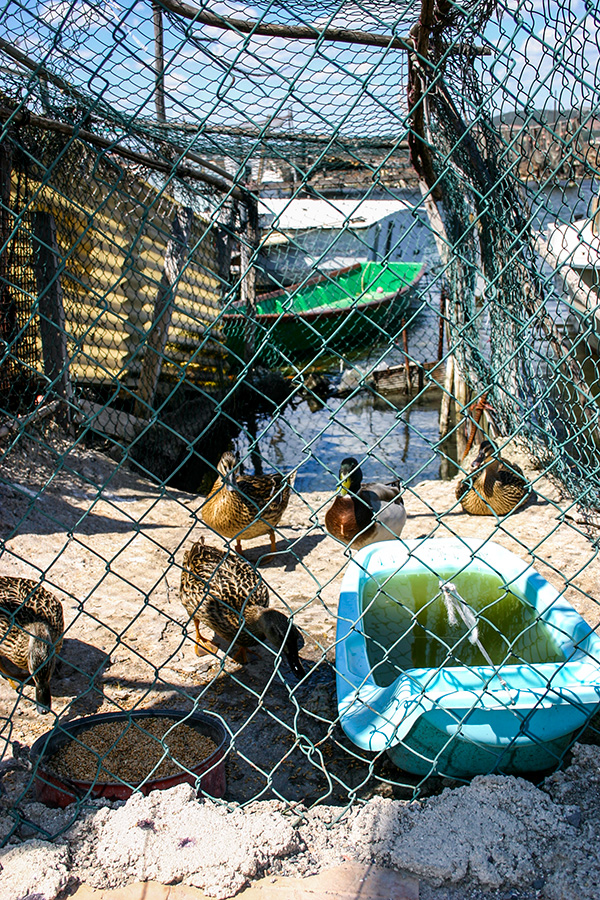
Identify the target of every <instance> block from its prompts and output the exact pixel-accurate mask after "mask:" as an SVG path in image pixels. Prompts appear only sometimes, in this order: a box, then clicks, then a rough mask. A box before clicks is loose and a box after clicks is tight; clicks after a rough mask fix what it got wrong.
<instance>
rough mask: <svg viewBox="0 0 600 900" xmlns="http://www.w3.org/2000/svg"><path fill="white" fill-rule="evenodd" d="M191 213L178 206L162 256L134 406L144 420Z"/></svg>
mask: <svg viewBox="0 0 600 900" xmlns="http://www.w3.org/2000/svg"><path fill="white" fill-rule="evenodd" d="M193 219H194V213H193V211H192V210H191V209H190V207H189V206H180V207H179V208H178V210H177V212H176V213H175V218H174V219H173V224H172V226H171V237H170V239H169V241H168V243H167V250H166V253H165V267H164V271H163V276H162V279H161V282H160V285H159V288H158V294H157V297H156V300H155V302H154V315H153V317H152V325H151V326H150V330H149V331H148V334H147V335H146V348H145V353H144V359H143V362H142V370H141V372H140V383H139V388H138V396H139V398H140V399H139V400H138V401H137V402H136V404H135V414H136V415H137V416H142V417H146V416H147V415H148V407H151V406H152V404H153V402H154V395H155V393H156V388H157V385H158V379H159V378H160V370H161V368H162V360H163V354H164V352H165V347H166V344H167V336H168V333H169V325H170V324H171V316H172V314H173V301H174V299H175V294H176V292H177V282H178V280H179V275H180V274H181V270H182V268H183V266H184V264H185V261H186V259H187V255H188V249H189V240H190V234H191V231H192V222H193Z"/></svg>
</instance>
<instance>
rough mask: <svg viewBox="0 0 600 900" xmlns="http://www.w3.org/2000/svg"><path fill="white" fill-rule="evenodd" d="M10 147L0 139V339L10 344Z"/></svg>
mask: <svg viewBox="0 0 600 900" xmlns="http://www.w3.org/2000/svg"><path fill="white" fill-rule="evenodd" d="M11 173H12V149H11V145H10V143H9V142H8V140H4V141H0V339H1V340H3V341H5V342H6V344H7V345H8V344H10V342H11V341H12V339H13V338H14V335H15V332H16V321H15V306H14V303H12V302H11V296H10V291H9V289H8V283H9V278H8V241H9V238H10V234H11V231H12V227H11V221H10V218H11V217H10V185H11Z"/></svg>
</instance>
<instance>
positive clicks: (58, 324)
mask: <svg viewBox="0 0 600 900" xmlns="http://www.w3.org/2000/svg"><path fill="white" fill-rule="evenodd" d="M33 246H34V254H35V279H36V285H37V292H38V312H39V326H40V334H41V339H42V353H43V357H44V373H45V374H46V376H47V377H48V378H49V379H50V381H51V382H52V387H53V390H54V391H55V392H56V393H57V394H58V395H59V396H60V397H61V398H62V399H63V400H65V401H66V402H67V404H69V403H70V401H71V400H72V397H73V390H72V387H71V379H70V376H69V356H68V349H67V332H66V326H65V311H64V307H63V299H62V287H61V281H60V276H61V265H60V263H59V256H60V254H59V249H58V244H57V241H56V223H55V221H54V216H53V215H52V213H48V212H43V211H40V210H38V211H37V212H36V213H35V214H34V217H33ZM64 415H65V418H66V419H67V421H68V420H69V415H70V414H69V407H68V405H67V408H66V410H65V413H64Z"/></svg>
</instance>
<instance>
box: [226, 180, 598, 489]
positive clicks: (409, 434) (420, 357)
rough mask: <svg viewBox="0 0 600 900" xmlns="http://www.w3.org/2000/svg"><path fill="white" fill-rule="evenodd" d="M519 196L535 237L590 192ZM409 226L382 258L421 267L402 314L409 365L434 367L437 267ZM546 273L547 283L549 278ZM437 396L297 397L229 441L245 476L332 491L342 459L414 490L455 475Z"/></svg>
mask: <svg viewBox="0 0 600 900" xmlns="http://www.w3.org/2000/svg"><path fill="white" fill-rule="evenodd" d="M526 190H527V193H528V201H529V203H530V210H531V225H532V228H533V230H534V231H542V230H544V229H545V228H547V227H548V225H550V224H552V223H553V221H554V220H555V219H556V218H558V219H560V220H562V221H569V220H572V219H573V218H575V217H577V216H581V215H586V214H587V213H588V210H589V202H590V197H591V193H592V191H591V184H589V183H586V184H580V185H577V186H574V187H565V186H558V187H556V188H553V189H551V190H548V189H540V188H539V187H538V186H536V185H528V186H527V187H526ZM410 199H413V198H412V197H411V198H410ZM417 202H418V201H417ZM401 219H402V222H401V221H400V220H401ZM407 221H408V219H407V214H406V213H403V214H402V216H399V217H398V223H397V224H398V227H397V230H396V231H393V232H392V231H390V234H392V233H393V238H394V239H393V240H391V242H390V243H389V247H387V246H386V250H388V249H389V251H390V257H391V258H402V257H403V251H404V252H405V253H406V252H407V251H408V247H409V244H410V258H411V259H412V258H414V256H415V255H416V256H418V257H419V258H421V259H423V261H424V262H426V263H427V264H428V269H429V272H430V280H429V282H426V281H425V282H423V284H422V286H421V289H420V292H419V295H418V297H417V298H416V302H415V304H414V305H413V307H412V309H411V312H410V314H409V316H408V321H407V334H408V345H409V355H410V358H411V359H413V360H416V361H420V362H431V361H433V360H436V359H437V358H438V352H439V348H438V340H439V288H438V287H437V286H436V283H435V278H434V274H435V271H436V269H437V267H438V266H439V260H438V258H437V254H436V250H435V246H434V244H433V241H432V239H431V234H430V232H429V229H428V228H426V227H421V222H420V221H419V215H418V214H417V213H415V214H414V215H411V216H410V228H408V227H407V225H406V223H407ZM401 224H402V228H401V227H400V226H401ZM417 226H419V227H418V228H417ZM394 228H396V226H395V225H394ZM403 229H404V230H403ZM320 239H321V240H322V237H321V238H320ZM409 239H410V240H409ZM304 249H306V248H304ZM309 249H311V251H312V252H313V255H314V254H315V253H316V250H317V249H318V250H319V254H320V258H321V260H322V259H323V258H325V257H326V255H327V254H326V252H325V251H324V249H323V248H322V247H321V245H319V247H318V248H315V247H312V245H311V248H309ZM333 249H335V248H332V249H331V252H333ZM338 249H339V248H338ZM372 249H373V248H372ZM319 254H317V255H319ZM546 274H547V275H548V276H549V277H550V276H551V273H550V272H549V271H548V272H547V273H546ZM557 300H558V298H555V300H554V301H553V300H550V302H549V312H550V313H551V315H552V316H553V318H554V319H555V320H556V321H557V325H559V327H560V326H561V325H563V327H565V330H568V329H567V323H566V319H567V318H568V310H567V309H564V310H563V309H562V304H561V302H560V301H559V302H556V301H557ZM562 319H565V322H564V323H563V322H562ZM569 324H570V323H569ZM484 328H485V326H484ZM578 355H579V356H580V358H581V361H582V362H583V361H584V359H585V367H586V375H587V376H588V379H589V380H590V382H591V383H592V385H593V386H595V387H596V386H597V384H596V382H597V379H598V373H597V369H596V365H595V362H594V363H593V365H592V362H591V354H590V351H589V348H588V347H587V345H582V348H581V351H580V353H579V354H578ZM349 360H352V364H353V365H355V366H356V367H358V368H360V369H364V370H370V369H372V368H374V367H375V366H376V365H378V364H379V365H388V366H393V365H399V364H400V363H402V362H403V360H404V354H403V349H402V346H401V345H398V344H397V343H390V344H387V345H379V346H376V347H372V348H371V349H370V350H369V351H368V352H363V353H362V354H361V355H360V356H359V357H358V358H356V354H354V355H353V354H352V352H351V349H350V348H349V352H348V354H347V357H346V364H348V361H349ZM540 364H543V359H542V360H541V363H540ZM319 368H320V370H321V371H326V372H327V371H328V372H329V374H330V377H331V373H332V371H333V370H335V369H336V368H339V362H338V361H337V360H329V361H326V360H323V359H322V360H321V361H320V367H319ZM549 374H550V373H549ZM338 381H339V378H338ZM334 386H335V384H334ZM440 398H441V391H440V390H439V389H437V390H428V391H426V392H425V393H423V394H422V395H421V396H419V397H418V398H410V397H406V396H403V395H395V396H393V395H386V396H379V395H377V393H376V392H374V391H373V390H362V391H360V392H358V393H355V394H353V395H351V396H349V397H346V398H341V397H339V396H332V397H329V398H328V399H326V400H324V401H323V403H319V402H318V401H316V400H314V398H311V399H307V398H306V396H303V397H302V398H297V399H295V400H294V401H292V402H291V403H289V404H288V405H287V406H286V407H285V408H284V410H283V411H282V412H281V413H280V414H278V415H277V416H275V417H273V418H267V417H262V418H258V419H256V420H255V421H251V422H249V423H246V425H245V426H244V427H243V429H242V431H241V433H240V435H239V437H238V439H237V441H236V449H237V450H238V452H239V453H240V455H241V457H242V458H246V457H247V459H246V467H247V469H248V470H250V469H253V468H254V469H257V470H258V469H260V467H261V461H262V463H264V466H265V468H266V469H271V468H272V469H277V470H279V471H289V470H291V469H293V468H295V467H296V466H299V468H298V474H297V477H296V487H297V489H298V490H301V491H311V490H332V489H333V488H334V486H335V483H336V479H337V473H338V468H339V464H340V461H341V459H342V458H343V457H345V456H355V457H356V458H357V459H359V461H360V462H361V464H362V468H363V471H364V474H365V478H367V479H373V478H378V479H385V480H391V479H393V478H396V477H399V478H401V479H402V480H403V481H404V482H405V483H407V484H409V485H412V486H414V485H415V484H418V482H419V481H423V480H428V479H437V478H440V477H453V475H454V474H455V473H456V467H455V466H452V465H450V466H448V463H447V460H446V459H444V456H443V455H442V454H440V453H439V449H438V448H437V442H438V439H439V404H440ZM444 452H445V454H447V455H452V458H454V459H455V455H454V454H455V447H451V446H450V444H449V442H447V443H446V444H445V445H444ZM367 456H368V459H367V460H366V461H365V462H364V464H363V460H364V459H365V457H367Z"/></svg>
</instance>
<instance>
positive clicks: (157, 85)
mask: <svg viewBox="0 0 600 900" xmlns="http://www.w3.org/2000/svg"><path fill="white" fill-rule="evenodd" d="M152 18H153V20H154V90H155V94H154V102H155V104H156V118H157V119H158V121H159V122H166V121H167V113H166V110H165V47H164V39H163V20H162V10H161V8H160V5H159V4H158V3H157V2H156V0H153V2H152Z"/></svg>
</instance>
